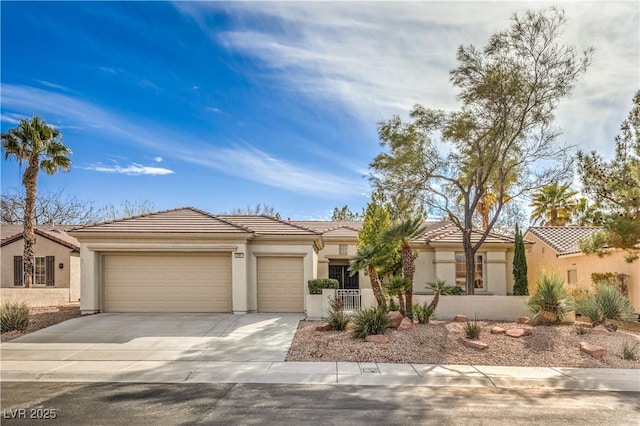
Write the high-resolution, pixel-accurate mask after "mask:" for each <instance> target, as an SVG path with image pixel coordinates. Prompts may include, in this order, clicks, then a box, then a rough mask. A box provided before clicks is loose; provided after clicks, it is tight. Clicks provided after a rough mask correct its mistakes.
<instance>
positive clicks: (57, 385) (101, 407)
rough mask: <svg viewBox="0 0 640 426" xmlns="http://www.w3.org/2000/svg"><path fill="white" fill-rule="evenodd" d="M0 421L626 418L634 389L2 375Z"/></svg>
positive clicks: (633, 419)
mask: <svg viewBox="0 0 640 426" xmlns="http://www.w3.org/2000/svg"><path fill="white" fill-rule="evenodd" d="M1 386H2V389H1V390H2V395H1V400H2V417H1V418H0V419H1V423H2V424H3V425H28V424H43V423H44V424H46V423H58V424H65V425H83V424H87V425H115V424H119V425H121V424H131V425H134V424H135V425H139V424H166V425H186V424H225V425H228V424H230V425H236V424H237V425H253V424H269V425H277V424H284V425H286V424H291V425H364V424H366V425H371V424H380V425H396V424H397V425H401V424H434V425H435V424H437V425H442V424H450V425H458V424H460V425H463V424H464V425H510V426H511V425H526V424H536V425H546V424H549V425H551V424H553V425H590V424H601V425H604V424H606V425H631V424H640V407H639V404H640V403H639V398H638V397H639V395H638V393H630V392H595V391H567V390H549V389H545V390H503V389H496V388H484V387H483V388H471V387H382V386H347V385H286V384H212V383H188V384H187V383H167V384H161V383H154V384H142V383H61V382H8V383H7V382H3V383H2V385H1Z"/></svg>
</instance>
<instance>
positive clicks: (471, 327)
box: [464, 318, 482, 340]
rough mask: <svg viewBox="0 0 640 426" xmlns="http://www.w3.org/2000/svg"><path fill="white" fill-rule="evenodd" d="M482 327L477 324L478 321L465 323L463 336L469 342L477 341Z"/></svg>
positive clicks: (475, 319)
mask: <svg viewBox="0 0 640 426" xmlns="http://www.w3.org/2000/svg"><path fill="white" fill-rule="evenodd" d="M481 331H482V327H481V326H480V324H478V319H477V318H474V319H473V321H467V322H466V323H465V324H464V335H465V336H466V337H467V339H469V340H478V339H479V338H480V332H481Z"/></svg>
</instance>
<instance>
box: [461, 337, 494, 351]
mask: <svg viewBox="0 0 640 426" xmlns="http://www.w3.org/2000/svg"><path fill="white" fill-rule="evenodd" d="M462 343H463V344H464V345H465V346H468V347H470V348H474V349H487V348H488V347H489V345H487V344H486V343H484V342H481V341H480V340H469V339H462Z"/></svg>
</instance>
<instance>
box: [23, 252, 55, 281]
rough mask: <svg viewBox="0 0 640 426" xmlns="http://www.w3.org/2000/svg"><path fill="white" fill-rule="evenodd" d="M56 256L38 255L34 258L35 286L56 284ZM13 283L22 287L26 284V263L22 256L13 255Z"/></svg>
mask: <svg viewBox="0 0 640 426" xmlns="http://www.w3.org/2000/svg"><path fill="white" fill-rule="evenodd" d="M54 264H55V257H53V256H36V257H35V258H34V259H33V285H34V286H48V287H53V286H55V268H54ZM13 285H14V286H19V287H22V286H23V285H24V263H23V261H22V256H14V257H13Z"/></svg>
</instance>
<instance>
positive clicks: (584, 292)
mask: <svg viewBox="0 0 640 426" xmlns="http://www.w3.org/2000/svg"><path fill="white" fill-rule="evenodd" d="M564 291H565V293H567V296H569V298H571V300H573V303H574V304H576V305H577V304H579V303H582V302H583V301H584V300H585V299H586V298H587V297H589V290H588V289H586V288H584V287H581V286H579V285H577V284H565V285H564Z"/></svg>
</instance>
